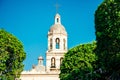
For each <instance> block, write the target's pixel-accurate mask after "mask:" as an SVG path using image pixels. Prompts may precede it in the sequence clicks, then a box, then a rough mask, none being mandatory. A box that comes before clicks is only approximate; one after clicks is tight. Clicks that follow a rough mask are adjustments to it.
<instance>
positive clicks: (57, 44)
mask: <svg viewBox="0 0 120 80" xmlns="http://www.w3.org/2000/svg"><path fill="white" fill-rule="evenodd" d="M55 42H56V49H60V39H59V38H56V40H55Z"/></svg>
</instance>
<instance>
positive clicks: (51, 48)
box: [50, 39, 52, 49]
mask: <svg viewBox="0 0 120 80" xmlns="http://www.w3.org/2000/svg"><path fill="white" fill-rule="evenodd" d="M50 49H52V39H50Z"/></svg>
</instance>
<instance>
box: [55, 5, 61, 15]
mask: <svg viewBox="0 0 120 80" xmlns="http://www.w3.org/2000/svg"><path fill="white" fill-rule="evenodd" d="M55 7H56V13H57V12H58V8H59V7H60V5H59V4H57V3H56V4H55Z"/></svg>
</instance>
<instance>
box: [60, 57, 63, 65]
mask: <svg viewBox="0 0 120 80" xmlns="http://www.w3.org/2000/svg"><path fill="white" fill-rule="evenodd" d="M62 61H63V57H61V58H60V65H61V64H62Z"/></svg>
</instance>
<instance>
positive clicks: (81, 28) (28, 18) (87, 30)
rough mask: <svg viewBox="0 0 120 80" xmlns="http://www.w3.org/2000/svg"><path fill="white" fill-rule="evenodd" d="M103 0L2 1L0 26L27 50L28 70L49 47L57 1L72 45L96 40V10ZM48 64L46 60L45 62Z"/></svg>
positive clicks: (26, 68)
mask: <svg viewBox="0 0 120 80" xmlns="http://www.w3.org/2000/svg"><path fill="white" fill-rule="evenodd" d="M102 1H103V0H0V28H4V29H5V30H7V31H8V32H10V33H12V34H13V35H15V36H16V37H17V38H18V39H19V40H20V41H21V42H22V43H23V45H24V49H25V52H26V53H27V57H26V60H25V61H24V64H25V68H24V69H25V70H29V69H31V67H32V64H35V65H36V64H37V58H38V57H39V56H43V57H44V59H45V53H46V50H47V33H48V30H49V29H50V27H51V26H52V25H53V24H54V16H55V14H56V8H55V4H56V3H58V4H59V5H60V7H59V9H58V13H59V14H60V15H61V22H62V24H63V25H64V27H65V28H66V31H67V33H68V48H69V49H70V48H72V47H74V46H76V45H79V44H82V43H88V42H91V41H94V40H95V29H94V13H95V10H96V9H97V7H98V6H99V5H100V3H101V2H102ZM44 64H45V62H44Z"/></svg>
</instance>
